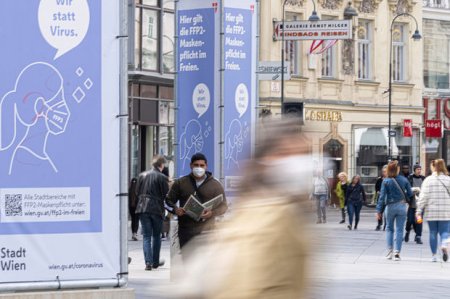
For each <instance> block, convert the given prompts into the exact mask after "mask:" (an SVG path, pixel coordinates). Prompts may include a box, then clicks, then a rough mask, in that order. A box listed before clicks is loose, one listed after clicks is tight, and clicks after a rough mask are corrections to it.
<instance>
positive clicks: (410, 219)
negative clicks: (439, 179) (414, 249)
mask: <svg viewBox="0 0 450 299" xmlns="http://www.w3.org/2000/svg"><path fill="white" fill-rule="evenodd" d="M413 169H414V172H413V173H412V174H411V175H410V176H409V177H408V181H409V184H410V185H411V187H412V190H413V192H414V196H413V197H412V200H411V202H409V205H408V216H407V218H406V228H405V229H406V233H405V239H404V240H405V242H409V233H410V232H411V227H412V228H414V232H415V233H416V236H415V238H414V241H415V242H416V243H417V244H423V242H422V223H417V222H416V208H417V204H416V196H419V193H420V188H421V187H422V183H423V181H424V180H425V177H424V176H423V175H422V166H420V165H419V164H415V165H414V167H413Z"/></svg>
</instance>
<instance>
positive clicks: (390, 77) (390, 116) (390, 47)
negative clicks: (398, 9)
mask: <svg viewBox="0 0 450 299" xmlns="http://www.w3.org/2000/svg"><path fill="white" fill-rule="evenodd" d="M401 16H408V17H411V18H412V19H413V20H414V21H415V23H416V30H415V31H414V34H413V35H412V36H411V38H412V39H413V40H414V41H419V40H420V39H421V38H422V36H421V35H420V33H419V24H418V23H417V19H416V18H415V17H414V16H413V15H411V14H409V13H407V12H404V13H400V14H398V15H396V16H395V17H394V19H393V20H392V22H391V30H390V43H389V87H388V88H389V89H388V92H389V128H388V161H391V160H392V142H391V140H392V136H391V134H392V133H391V128H392V47H393V44H392V32H393V29H394V23H395V20H396V19H398V18H399V17H401Z"/></svg>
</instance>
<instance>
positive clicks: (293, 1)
mask: <svg viewBox="0 0 450 299" xmlns="http://www.w3.org/2000/svg"><path fill="white" fill-rule="evenodd" d="M304 3H305V0H287V1H286V6H299V7H303V4H304Z"/></svg>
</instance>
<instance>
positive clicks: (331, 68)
mask: <svg viewBox="0 0 450 299" xmlns="http://www.w3.org/2000/svg"><path fill="white" fill-rule="evenodd" d="M322 18H323V20H334V19H336V18H335V17H330V16H323V17H322ZM329 42H331V41H329ZM323 47H329V48H328V49H327V50H325V52H323V53H322V77H327V78H336V59H337V57H336V56H337V54H336V48H337V45H332V46H331V47H330V46H329V44H328V42H324V43H323Z"/></svg>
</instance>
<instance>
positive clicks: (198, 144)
mask: <svg viewBox="0 0 450 299" xmlns="http://www.w3.org/2000/svg"><path fill="white" fill-rule="evenodd" d="M191 142H192V144H193V145H194V147H195V151H197V152H200V151H201V150H202V149H203V138H202V135H201V134H199V135H197V136H192V137H191Z"/></svg>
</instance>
